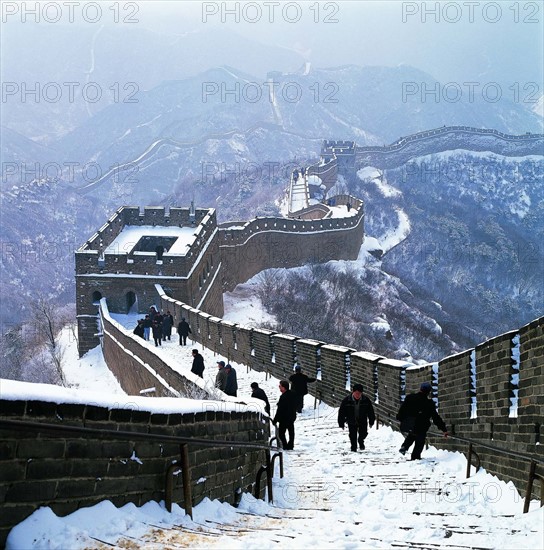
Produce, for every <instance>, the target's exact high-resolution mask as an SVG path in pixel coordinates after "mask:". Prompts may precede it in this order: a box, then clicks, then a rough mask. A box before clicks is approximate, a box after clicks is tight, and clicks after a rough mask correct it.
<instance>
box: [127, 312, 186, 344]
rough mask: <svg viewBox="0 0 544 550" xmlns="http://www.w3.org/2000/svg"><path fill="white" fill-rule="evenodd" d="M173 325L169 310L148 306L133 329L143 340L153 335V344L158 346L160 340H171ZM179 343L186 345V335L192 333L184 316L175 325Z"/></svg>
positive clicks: (172, 317) (160, 342)
mask: <svg viewBox="0 0 544 550" xmlns="http://www.w3.org/2000/svg"><path fill="white" fill-rule="evenodd" d="M173 326H174V316H173V315H172V313H170V310H166V312H165V311H162V312H161V311H159V310H158V309H157V308H156V307H155V306H151V307H150V308H149V313H147V314H146V315H145V317H143V318H142V319H138V323H137V325H136V327H135V328H134V330H133V333H134V334H136V336H140V338H143V339H144V340H148V341H149V340H150V339H151V338H150V337H151V336H153V341H154V342H155V346H160V345H161V344H162V342H165V341H166V340H171V337H172V327H173ZM177 331H178V336H179V345H180V346H186V345H187V337H188V336H189V334H191V333H192V330H191V327H190V326H189V323H188V322H187V321H186V320H185V317H182V318H181V321H180V322H179V323H178V326H177Z"/></svg>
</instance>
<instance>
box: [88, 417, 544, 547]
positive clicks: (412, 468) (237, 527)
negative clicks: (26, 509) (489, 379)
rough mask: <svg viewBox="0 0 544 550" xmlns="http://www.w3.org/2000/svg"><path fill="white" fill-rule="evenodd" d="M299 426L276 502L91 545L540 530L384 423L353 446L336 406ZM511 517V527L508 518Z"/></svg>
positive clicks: (357, 542)
mask: <svg viewBox="0 0 544 550" xmlns="http://www.w3.org/2000/svg"><path fill="white" fill-rule="evenodd" d="M295 426H296V430H297V434H296V441H295V450H293V451H287V452H286V453H285V454H284V456H285V477H284V478H283V479H279V474H278V472H276V477H275V479H274V504H273V505H267V504H265V503H263V502H261V501H255V500H252V502H251V505H249V506H248V505H246V504H244V503H243V504H242V506H241V507H240V508H239V509H238V510H236V512H233V513H231V518H230V520H229V521H228V522H218V521H217V519H218V518H217V517H205V516H202V515H200V514H199V513H198V511H197V513H196V514H195V518H194V520H193V521H189V520H187V521H184V523H183V525H178V526H169V527H164V526H161V525H153V524H149V525H148V527H149V529H148V531H147V532H146V534H145V535H144V536H143V537H140V538H139V539H135V538H133V537H130V536H128V537H126V538H124V539H123V540H119V541H117V542H115V543H112V542H111V541H96V542H97V547H100V548H111V547H112V546H114V547H116V548H146V549H147V548H174V549H175V548H187V547H191V548H215V547H217V548H270V547H276V546H277V547H278V548H303V547H306V546H309V545H311V546H313V547H314V548H339V547H342V548H369V547H372V548H417V549H429V550H432V549H437V548H441V549H448V550H454V549H466V548H475V549H488V548H522V547H524V546H523V543H522V544H521V545H520V540H523V538H522V537H523V536H525V535H527V534H528V535H531V536H533V538H534V537H535V536H536V537H538V536H541V533H540V535H539V534H538V533H537V532H536V531H534V530H532V531H531V528H530V527H527V526H525V527H524V519H523V518H526V517H527V516H522V514H521V507H522V504H521V502H520V503H519V506H518V505H516V507H515V509H511V510H504V512H507V513H501V511H500V510H499V512H498V511H497V509H493V510H492V509H491V508H489V507H488V506H487V504H486V502H485V501H482V500H481V499H480V500H478V492H479V491H478V489H475V486H476V485H478V483H477V482H472V485H471V484H470V482H471V480H464V472H460V471H459V468H457V469H455V468H451V467H448V466H447V465H444V464H443V463H442V462H443V461H441V460H437V459H436V458H432V457H430V458H424V459H423V460H421V461H417V462H409V461H408V460H407V458H406V457H403V456H401V455H400V454H399V453H398V446H399V444H398V439H399V436H398V434H394V433H393V432H391V431H390V430H388V429H387V428H383V427H382V428H381V429H380V431H376V430H375V429H373V430H371V432H370V434H369V436H368V438H367V440H366V447H367V449H366V450H364V451H358V452H357V453H353V452H351V451H349V442H348V436H347V430H346V431H345V432H342V431H341V430H340V429H339V428H338V427H337V425H336V421H335V414H334V413H332V414H330V415H329V417H328V418H319V417H316V416H315V415H314V411H313V410H305V411H304V412H303V414H302V415H301V416H300V417H299V418H298V420H297V422H296V425H295ZM427 454H429V452H427ZM407 462H409V464H407ZM446 462H447V461H446ZM276 469H278V465H277V464H276ZM496 485H497V486H499V484H498V483H497V484H496ZM502 487H503V488H504V485H502ZM471 488H472V489H471ZM471 491H472V493H473V496H474V498H471V494H470V492H471ZM488 496H489V498H491V497H492V496H493V495H488ZM510 496H511V495H510ZM230 510H231V512H232V510H233V509H232V508H231V509H230ZM514 515H516V516H519V518H517V519H516V524H515V525H516V528H515V529H514V528H512V527H511V525H512V524H513V522H512V520H511V519H508V520H507V518H513V517H514ZM233 517H234V519H233ZM505 520H506V521H505ZM518 525H519V528H518Z"/></svg>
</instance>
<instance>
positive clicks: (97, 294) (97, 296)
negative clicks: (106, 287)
mask: <svg viewBox="0 0 544 550" xmlns="http://www.w3.org/2000/svg"><path fill="white" fill-rule="evenodd" d="M101 299H102V292H99V291H98V290H95V291H94V292H93V297H92V300H93V304H94V305H96V306H97V305H98V302H100V300H101Z"/></svg>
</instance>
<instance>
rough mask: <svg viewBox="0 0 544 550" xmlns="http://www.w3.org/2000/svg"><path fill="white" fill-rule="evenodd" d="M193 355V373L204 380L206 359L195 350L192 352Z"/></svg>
mask: <svg viewBox="0 0 544 550" xmlns="http://www.w3.org/2000/svg"><path fill="white" fill-rule="evenodd" d="M192 354H193V366H192V367H191V372H193V373H194V374H196V375H197V376H200V378H204V376H203V374H204V357H202V355H200V353H198V350H197V349H194V350H193V351H192Z"/></svg>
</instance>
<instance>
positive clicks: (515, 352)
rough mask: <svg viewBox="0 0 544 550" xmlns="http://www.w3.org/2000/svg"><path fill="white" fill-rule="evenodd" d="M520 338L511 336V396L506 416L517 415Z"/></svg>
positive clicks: (513, 416)
mask: <svg viewBox="0 0 544 550" xmlns="http://www.w3.org/2000/svg"><path fill="white" fill-rule="evenodd" d="M519 344H520V338H519V334H516V335H515V336H514V337H513V338H512V355H511V356H510V357H511V358H512V374H511V375H510V387H511V393H512V396H511V397H510V409H509V412H508V416H509V417H510V418H517V417H518V393H519V363H520V347H519Z"/></svg>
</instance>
